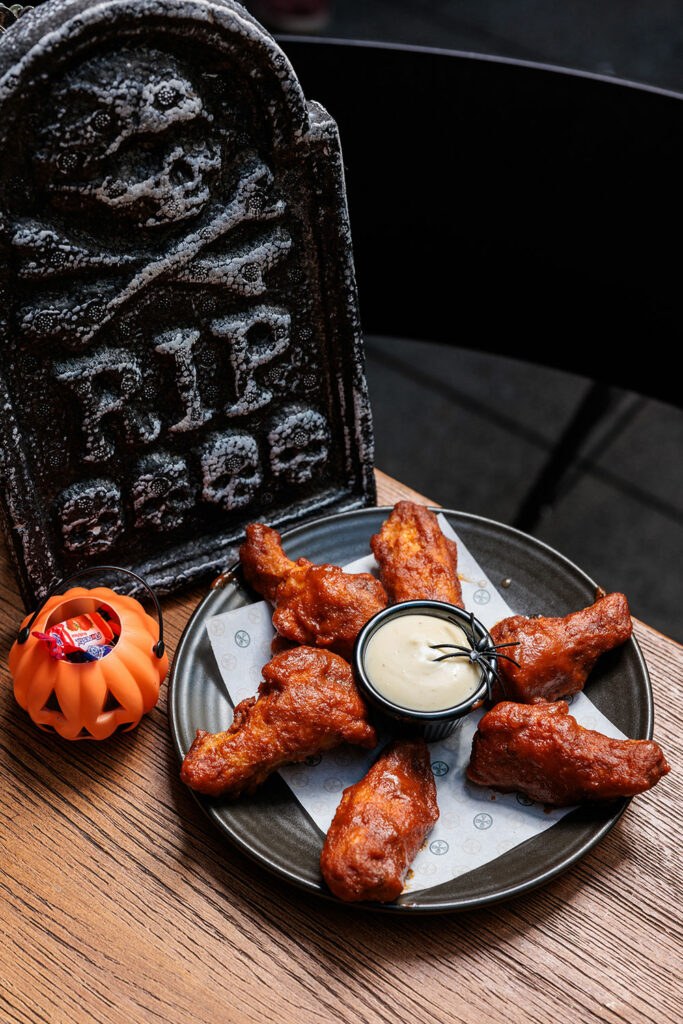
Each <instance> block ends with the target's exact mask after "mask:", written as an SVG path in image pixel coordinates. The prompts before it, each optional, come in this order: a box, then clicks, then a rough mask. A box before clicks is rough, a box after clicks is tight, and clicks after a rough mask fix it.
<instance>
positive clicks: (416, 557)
mask: <svg viewBox="0 0 683 1024" xmlns="http://www.w3.org/2000/svg"><path fill="white" fill-rule="evenodd" d="M370 547H371V548H372V550H373V553H374V555H375V558H376V559H377V561H378V563H379V570H380V578H381V580H382V583H383V584H384V587H385V589H386V591H387V594H388V595H389V598H390V600H391V601H392V602H394V603H396V602H398V601H416V600H418V599H421V600H428V601H447V602H448V603H449V604H455V605H458V607H459V608H463V607H464V605H463V603H462V589H461V587H460V580H459V579H458V552H457V548H456V545H455V543H454V542H453V541H452V540H447V538H446V537H444V535H443V533H442V532H441V529H440V527H439V524H438V522H437V518H436V516H435V515H434V513H433V512H430V511H429V509H428V508H425V506H424V505H416V504H414V503H413V502H412V501H399V502H398V503H397V504H396V505H394V510H393V512H392V513H391V515H390V516H389V518H388V519H387V520H386V522H385V523H384V524H383V525H382V529H381V530H380V532H379V533H376V534H375V535H374V537H372V538H371V540H370Z"/></svg>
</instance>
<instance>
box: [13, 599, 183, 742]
mask: <svg viewBox="0 0 683 1024" xmlns="http://www.w3.org/2000/svg"><path fill="white" fill-rule="evenodd" d="M102 606H105V607H106V608H107V610H108V611H109V612H110V614H111V615H112V617H113V618H114V620H115V621H116V622H117V623H118V624H119V625H120V627H121V635H120V637H119V640H118V643H117V644H116V646H115V647H114V648H113V650H111V651H110V652H109V653H108V654H106V655H105V656H104V657H103V658H101V659H100V660H99V661H92V662H87V663H85V664H73V663H72V662H69V661H57V660H56V659H55V658H53V657H51V655H50V653H49V651H48V649H47V647H46V646H45V644H44V643H43V642H42V641H41V640H39V639H37V638H36V637H34V636H33V635H32V634H31V635H30V636H29V637H28V639H27V640H26V642H25V643H23V644H20V643H18V642H15V643H14V645H13V647H12V650H11V651H10V656H9V668H10V672H11V674H12V678H13V679H14V696H15V697H16V699H17V701H18V703H19V704H20V705H21V707H22V708H23V709H24V710H25V711H28V713H29V715H30V716H31V718H32V719H33V721H34V722H35V723H36V725H38V726H39V727H40V728H41V729H44V730H46V731H53V730H54V731H55V732H58V733H59V735H60V736H63V737H64V739H69V740H76V739H96V740H103V739H106V738H107V737H108V736H111V735H112V733H114V732H117V731H119V730H121V731H125V732H127V731H128V730H129V729H133V728H134V727H135V726H136V725H137V724H138V722H139V721H140V719H141V718H142V716H143V715H144V714H145V713H146V712H147V711H151V709H152V708H153V707H154V705H155V704H156V702H157V700H158V698H159V686H160V685H161V683H162V681H163V680H164V678H165V676H166V673H167V672H168V658H167V657H166V654H163V655H162V657H161V658H158V657H157V655H156V653H155V651H154V649H153V648H154V645H155V644H156V642H157V639H158V626H157V623H156V622H155V621H154V619H153V618H151V616H149V615H147V613H146V612H145V610H144V608H143V607H142V605H141V604H140V603H139V602H138V601H136V600H135V599H134V598H132V597H125V596H123V595H121V594H117V593H115V592H114V591H113V590H109V589H108V588H106V587H97V588H95V589H94V590H86V589H84V588H82V587H74V588H73V589H71V590H68V591H67V592H66V593H65V594H60V595H55V596H54V597H51V598H50V599H49V600H48V601H46V603H45V606H44V607H43V608H42V609H41V611H40V614H39V615H38V617H37V619H36V621H35V622H34V623H33V626H32V632H33V631H35V632H45V630H46V628H49V627H50V626H52V625H54V624H55V623H57V622H63V621H64V620H65V619H69V618H74V617H75V616H78V615H83V614H87V613H88V612H92V611H95V610H96V609H97V608H99V607H102ZM29 619H30V616H27V617H26V619H25V620H24V622H23V623H22V626H26V625H27V624H28V622H29Z"/></svg>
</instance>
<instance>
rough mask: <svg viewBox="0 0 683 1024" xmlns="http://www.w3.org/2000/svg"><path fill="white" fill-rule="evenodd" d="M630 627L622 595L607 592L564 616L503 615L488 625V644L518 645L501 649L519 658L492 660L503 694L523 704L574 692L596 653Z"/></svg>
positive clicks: (615, 642)
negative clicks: (500, 678) (496, 661)
mask: <svg viewBox="0 0 683 1024" xmlns="http://www.w3.org/2000/svg"><path fill="white" fill-rule="evenodd" d="M632 628H633V626H632V623H631V616H630V615H629V610H628V604H627V602H626V598H625V597H624V595H623V594H607V595H606V596H605V597H601V598H600V599H599V600H598V601H596V602H595V604H592V605H590V607H588V608H584V609H583V610H582V611H579V612H573V613H572V614H571V615H567V616H565V618H557V619H551V618H543V617H542V618H538V619H527V618H526V617H525V616H524V615H513V616H512V617H511V618H509V619H503V621H502V622H499V623H498V624H497V625H495V626H494V627H493V629H492V630H491V636H492V637H493V642H494V644H518V645H519V646H516V647H505V648H503V650H502V651H501V653H504V654H507V655H509V656H510V657H511V658H514V659H515V661H516V662H518V663H519V665H518V666H517V665H514V664H513V663H512V662H511V661H507V660H504V659H500V660H499V662H498V672H499V674H500V676H501V677H502V680H503V685H504V687H505V696H506V697H507V698H508V699H509V700H517V701H522V702H524V703H527V704H528V703H531V702H532V701H533V700H535V699H536V698H539V697H540V698H543V699H544V700H555V699H556V698H557V697H566V696H569V694H571V693H577V692H578V691H579V690H582V689H583V687H584V684H585V682H586V679H587V678H588V675H589V673H590V671H591V669H592V668H593V666H594V665H595V663H596V661H597V660H598V658H599V657H600V655H601V654H604V653H605V651H610V650H612V648H613V647H618V646H619V644H623V643H624V641H626V640H628V638H629V637H630V635H631V631H632ZM501 696H502V695H501Z"/></svg>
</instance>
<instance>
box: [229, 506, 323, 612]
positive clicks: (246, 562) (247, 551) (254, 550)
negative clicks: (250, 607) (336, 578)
mask: <svg viewBox="0 0 683 1024" xmlns="http://www.w3.org/2000/svg"><path fill="white" fill-rule="evenodd" d="M240 562H241V563H242V569H243V570H244V577H245V579H246V581H247V583H249V584H251V586H252V587H253V588H254V590H255V591H256V592H257V593H258V594H261V596H262V597H265V599H266V601H270V602H271V604H273V603H274V602H275V592H276V590H277V588H278V587H279V585H280V584H281V583H282V581H283V580H284V579H286V577H287V576H288V575H289V573H290V572H291V571H292V569H294V568H295V567H296V566H297V565H310V564H311V563H310V562H307V561H306V560H305V559H303V558H301V559H299V562H293V561H292V560H291V558H287V555H286V554H285V553H284V551H283V550H282V538H281V537H280V534H279V533H278V532H277V530H273V529H272V528H271V527H270V526H264V524H263V523H250V524H249V526H247V539H246V541H245V542H244V544H243V545H242V547H241V548H240Z"/></svg>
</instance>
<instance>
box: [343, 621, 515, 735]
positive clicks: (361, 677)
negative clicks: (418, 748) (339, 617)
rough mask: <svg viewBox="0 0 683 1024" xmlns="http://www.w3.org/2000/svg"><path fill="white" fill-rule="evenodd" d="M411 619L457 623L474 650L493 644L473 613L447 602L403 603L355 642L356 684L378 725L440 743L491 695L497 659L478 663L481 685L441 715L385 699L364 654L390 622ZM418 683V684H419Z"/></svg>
mask: <svg viewBox="0 0 683 1024" xmlns="http://www.w3.org/2000/svg"><path fill="white" fill-rule="evenodd" d="M408 615H434V616H436V617H437V618H441V619H446V620H451V621H453V620H455V621H456V623H457V624H458V625H459V626H460V627H461V628H462V629H463V630H464V632H465V633H466V634H467V636H468V637H469V639H470V643H471V645H472V647H473V649H475V650H476V649H477V647H479V649H481V647H482V646H484V645H485V646H486V647H491V645H492V644H493V640H492V639H491V636H490V634H489V632H488V630H487V629H486V628H485V627H484V626H483V625H482V624H481V622H479V620H478V619H475V617H474V615H472V614H471V613H470V612H466V611H464V610H463V609H462V608H458V607H456V605H453V604H446V603H445V602H444V601H402V602H400V603H399V604H394V605H392V606H391V607H390V608H385V609H384V610H383V611H381V612H378V613H377V614H376V615H373V617H372V618H371V619H369V620H368V621H367V622H366V624H365V625H364V626H363V628H362V630H361V631H360V633H359V634H358V636H357V638H356V643H355V645H354V648H353V659H352V667H353V673H354V676H355V679H356V684H357V686H358V689H359V690H360V692H361V694H362V695H363V697H364V698H365V700H366V701H367V702H368V704H369V705H370V706H371V707H372V708H373V709H374V711H375V717H376V718H377V719H378V724H380V725H383V726H385V727H386V729H387V731H389V732H391V733H393V734H394V735H401V736H403V735H410V734H412V735H421V736H423V737H424V738H425V740H441V739H443V738H444V737H445V736H448V735H450V733H452V732H454V731H455V729H457V727H458V726H459V725H460V724H461V723H462V720H463V718H464V717H465V716H466V715H468V714H469V713H470V711H472V710H474V708H476V707H478V706H479V705H480V704H482V703H483V701H484V700H485V699H486V697H487V695H488V694H489V693H490V688H491V685H492V684H493V680H494V674H493V671H494V669H495V668H496V658H495V655H492V654H487V655H481V656H480V657H479V658H478V659H477V662H476V663H477V664H478V665H479V668H480V673H481V674H480V678H479V685H478V686H477V687H476V689H475V691H474V693H472V694H470V696H469V697H467V699H466V700H463V701H461V702H460V703H459V704H455V705H454V706H453V707H450V708H443V709H441V710H439V711H415V710H414V709H413V708H406V707H402V706H401V705H400V704H395V703H394V702H393V701H391V700H389V699H388V698H387V697H385V696H383V695H382V694H381V693H380V692H379V691H378V690H377V689H375V687H374V685H373V683H372V680H371V679H370V677H369V675H368V673H367V671H366V668H365V652H366V650H367V646H368V643H369V642H370V639H371V638H372V637H373V636H374V635H375V633H376V632H377V630H378V629H380V628H381V627H382V626H383V625H384V624H385V623H387V622H389V621H390V620H391V619H395V618H399V617H403V616H408ZM418 682H419V681H418V680H416V683H418Z"/></svg>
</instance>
